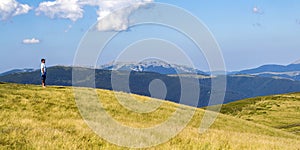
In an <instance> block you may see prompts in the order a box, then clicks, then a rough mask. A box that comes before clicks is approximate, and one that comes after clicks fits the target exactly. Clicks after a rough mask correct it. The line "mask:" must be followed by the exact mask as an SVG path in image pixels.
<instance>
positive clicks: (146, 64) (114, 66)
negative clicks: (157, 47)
mask: <svg viewBox="0 0 300 150" xmlns="http://www.w3.org/2000/svg"><path fill="white" fill-rule="evenodd" d="M98 69H103V70H119V71H137V72H155V73H160V74H191V73H193V74H199V75H206V76H208V75H209V74H208V73H205V72H203V71H201V70H199V69H194V68H192V67H188V66H184V65H177V64H169V63H167V62H164V61H161V60H156V59H148V60H145V61H142V62H139V63H135V62H111V63H108V64H105V65H101V66H100V67H98Z"/></svg>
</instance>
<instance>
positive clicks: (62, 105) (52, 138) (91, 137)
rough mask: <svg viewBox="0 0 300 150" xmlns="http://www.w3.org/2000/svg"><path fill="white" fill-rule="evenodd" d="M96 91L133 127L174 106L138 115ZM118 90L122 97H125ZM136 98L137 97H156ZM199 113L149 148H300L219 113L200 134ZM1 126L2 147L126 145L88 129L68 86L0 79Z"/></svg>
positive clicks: (285, 136) (293, 139)
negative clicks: (1, 81) (174, 135)
mask: <svg viewBox="0 0 300 150" xmlns="http://www.w3.org/2000/svg"><path fill="white" fill-rule="evenodd" d="M97 92H98V94H99V96H100V97H101V103H102V104H103V106H104V108H105V109H106V111H107V113H109V114H110V115H111V116H113V117H114V119H116V120H117V121H119V122H121V123H123V124H125V125H128V126H132V127H150V126H153V125H156V124H158V123H161V122H163V121H164V120H166V119H167V118H168V117H169V116H170V115H171V114H172V113H173V112H174V110H175V109H176V108H177V107H178V105H177V104H173V103H170V102H163V103H162V104H161V105H160V107H159V109H157V110H155V111H153V112H151V113H144V114H138V113H135V112H131V111H129V110H127V109H125V108H124V107H122V105H120V104H119V103H118V101H117V100H116V98H115V97H114V93H113V92H112V91H108V90H100V89H99V90H97ZM119 94H121V95H122V96H123V97H124V98H125V99H126V97H129V95H128V94H125V93H119ZM134 97H135V98H136V99H137V100H138V101H149V102H158V101H157V100H153V99H150V98H147V97H142V96H138V95H134ZM128 100H129V99H128ZM127 102H129V101H127ZM186 109H191V108H190V107H186ZM203 114H204V111H203V110H202V109H197V111H196V114H195V116H194V118H193V119H192V121H191V122H190V123H189V125H188V126H187V127H186V128H185V129H184V130H183V131H182V132H181V133H180V134H179V135H177V136H176V137H174V138H172V139H171V140H170V141H168V142H167V143H164V144H161V145H158V146H156V147H152V148H150V149H300V146H299V145H300V138H299V136H297V135H294V134H291V133H288V132H284V131H281V130H278V129H274V128H271V127H268V126H264V125H259V124H256V123H252V122H249V121H246V120H243V119H239V118H236V117H231V116H227V115H222V114H221V115H219V117H218V118H217V120H216V121H215V123H214V124H213V125H212V127H211V128H210V129H209V130H208V131H207V132H205V133H203V134H199V133H198V127H199V125H200V122H201V118H202V116H203ZM178 119H180V118H178ZM175 127H176V126H174V127H170V128H175ZM0 131H1V136H0V149H99V148H101V149H126V148H124V147H118V146H116V145H113V144H110V143H108V142H107V141H105V140H103V139H102V138H100V137H99V136H97V135H96V134H95V133H94V132H93V131H92V130H91V129H90V128H88V126H87V125H86V124H85V122H84V121H83V119H82V118H81V116H80V114H79V111H78V109H77V107H76V103H75V100H74V93H73V89H72V88H71V87H58V86H53V87H47V88H46V89H43V88H41V87H39V86H33V85H18V84H6V83H5V84H4V83H1V84H0ZM161 136H163V135H161ZM120 138H121V137H120Z"/></svg>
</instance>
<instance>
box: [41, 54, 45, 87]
mask: <svg viewBox="0 0 300 150" xmlns="http://www.w3.org/2000/svg"><path fill="white" fill-rule="evenodd" d="M45 63H46V60H45V59H41V78H42V87H43V88H45V87H46V83H45V81H46V64H45Z"/></svg>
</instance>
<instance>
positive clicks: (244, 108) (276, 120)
mask: <svg viewBox="0 0 300 150" xmlns="http://www.w3.org/2000/svg"><path fill="white" fill-rule="evenodd" d="M221 112H222V113H224V114H228V115H232V116H236V117H238V118H241V119H245V120H249V121H251V122H255V123H259V124H263V125H266V126H270V127H273V128H278V129H281V130H284V131H288V132H291V133H293V134H296V135H300V93H291V94H283V95H273V96H264V97H256V98H250V99H246V100H241V101H236V102H233V103H229V104H226V105H223V107H222V110H221Z"/></svg>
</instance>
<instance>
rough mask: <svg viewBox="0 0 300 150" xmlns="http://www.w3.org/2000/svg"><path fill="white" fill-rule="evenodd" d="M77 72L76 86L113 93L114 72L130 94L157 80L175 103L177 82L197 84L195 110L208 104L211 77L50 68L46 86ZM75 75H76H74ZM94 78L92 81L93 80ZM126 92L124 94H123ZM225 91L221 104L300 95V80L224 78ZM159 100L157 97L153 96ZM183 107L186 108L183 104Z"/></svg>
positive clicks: (32, 79) (18, 77)
mask: <svg viewBox="0 0 300 150" xmlns="http://www.w3.org/2000/svg"><path fill="white" fill-rule="evenodd" d="M73 69H79V74H78V76H79V77H80V78H82V80H80V81H81V83H82V84H80V85H78V86H80V87H89V86H90V85H91V84H88V83H91V82H95V87H96V88H101V89H108V90H117V91H122V89H120V90H119V89H113V88H112V80H111V79H112V76H111V75H112V72H115V75H116V76H114V78H115V79H116V80H118V81H120V83H122V81H125V80H126V81H127V80H129V89H130V92H131V93H134V94H139V95H144V96H151V94H150V91H149V85H150V83H151V82H152V81H153V80H155V79H159V80H161V81H163V82H164V83H165V86H166V88H167V94H166V98H165V100H169V101H172V102H176V103H179V101H180V98H181V92H182V91H181V88H182V87H181V83H180V80H181V79H184V80H185V82H186V84H193V83H194V82H195V79H197V80H196V81H199V86H200V91H199V92H200V97H199V103H198V107H204V106H207V105H208V102H209V99H210V93H211V84H212V82H211V81H212V80H211V79H212V78H217V77H210V76H206V77H203V76H201V75H182V76H181V75H165V74H159V73H154V72H136V71H120V70H119V71H116V70H113V71H111V70H102V69H95V70H94V69H90V68H82V67H63V66H54V67H49V68H48V69H47V72H48V77H47V84H48V85H62V86H72V70H73ZM81 71H88V72H95V76H94V77H93V76H92V74H91V75H88V76H86V74H84V73H83V74H84V76H81V73H80V72H81ZM128 73H129V74H130V77H129V79H128V78H127V75H128ZM76 76H77V75H76ZM93 79H95V80H93ZM0 82H13V83H22V84H40V82H41V81H40V71H39V70H36V71H33V72H24V73H15V74H10V75H5V76H0ZM124 92H128V91H124ZM224 92H225V100H224V103H229V102H232V101H236V100H240V99H244V98H250V97H256V96H265V95H272V94H283V93H290V92H300V81H293V80H287V79H274V78H267V77H259V76H252V75H228V76H227V88H226V91H224ZM154 98H160V97H154ZM186 105H189V104H188V103H186Z"/></svg>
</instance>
